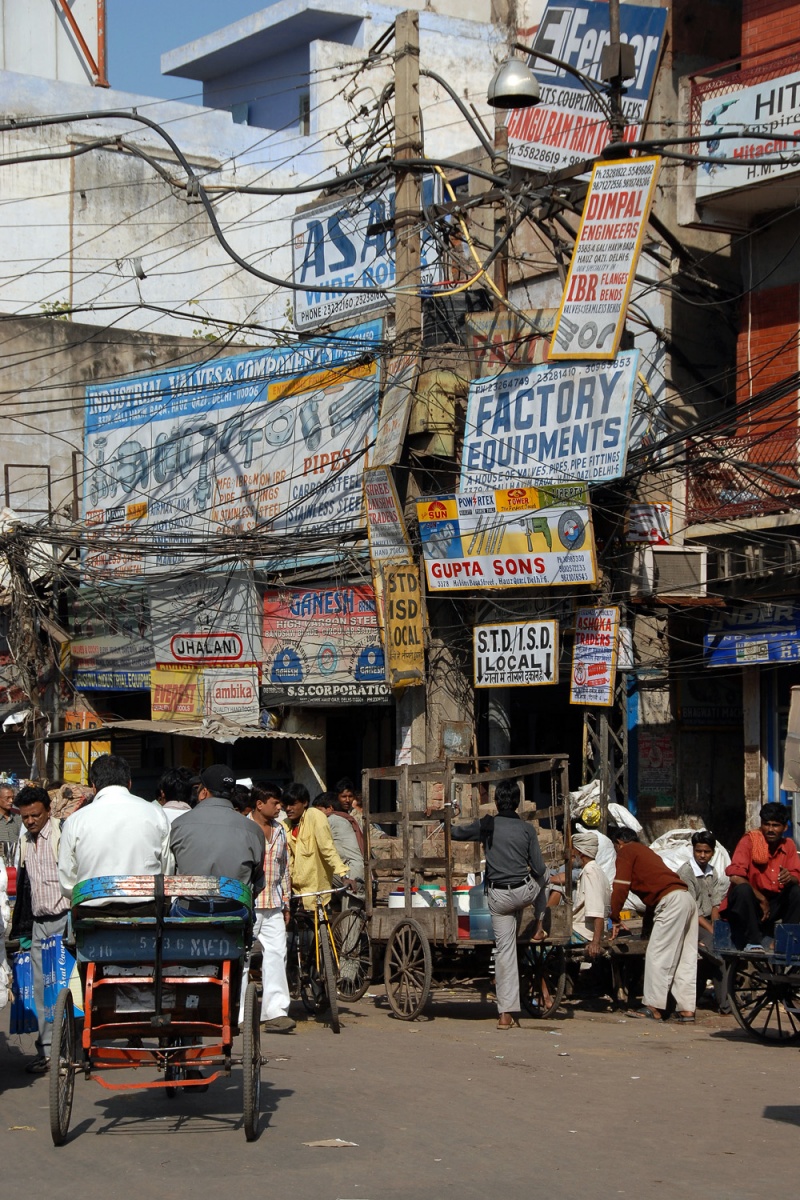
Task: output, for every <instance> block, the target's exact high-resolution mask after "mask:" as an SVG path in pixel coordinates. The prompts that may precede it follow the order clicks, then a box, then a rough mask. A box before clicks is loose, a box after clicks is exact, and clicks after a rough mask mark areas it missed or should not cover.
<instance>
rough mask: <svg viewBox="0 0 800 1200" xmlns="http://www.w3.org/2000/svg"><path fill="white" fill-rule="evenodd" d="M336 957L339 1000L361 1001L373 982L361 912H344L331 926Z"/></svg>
mask: <svg viewBox="0 0 800 1200" xmlns="http://www.w3.org/2000/svg"><path fill="white" fill-rule="evenodd" d="M331 932H332V934H333V941H334V944H335V946H336V952H337V954H338V955H339V970H338V972H337V975H336V991H337V992H338V993H339V999H340V1000H351V1001H355V1000H360V999H361V997H362V996H363V995H364V993H365V992H366V990H367V988H368V987H369V985H370V983H371V982H372V943H371V942H370V940H369V934H368V933H367V916H366V913H365V912H364V910H363V909H358V908H347V909H345V911H344V912H340V913H338V914H337V916H336V917H335V919H334V921H333V924H332V925H331Z"/></svg>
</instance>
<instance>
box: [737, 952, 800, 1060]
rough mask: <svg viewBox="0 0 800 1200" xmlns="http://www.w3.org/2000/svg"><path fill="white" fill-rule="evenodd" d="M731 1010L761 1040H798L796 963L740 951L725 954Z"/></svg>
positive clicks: (799, 991) (799, 1008)
mask: <svg viewBox="0 0 800 1200" xmlns="http://www.w3.org/2000/svg"><path fill="white" fill-rule="evenodd" d="M726 958H728V966H727V989H728V999H729V1001H730V1005H731V1010H732V1011H733V1015H734V1016H735V1017H736V1020H737V1021H738V1022H739V1024H740V1025H741V1027H742V1029H744V1030H745V1032H746V1033H749V1034H750V1035H751V1036H752V1037H755V1038H758V1040H759V1041H762V1042H772V1043H777V1044H784V1045H788V1044H790V1043H792V1042H800V964H799V963H797V962H791V961H786V960H784V959H781V958H778V957H776V956H774V955H768V954H764V953H758V952H756V953H752V954H748V952H747V951H745V950H742V951H739V952H738V953H736V954H733V955H730V956H728V955H726Z"/></svg>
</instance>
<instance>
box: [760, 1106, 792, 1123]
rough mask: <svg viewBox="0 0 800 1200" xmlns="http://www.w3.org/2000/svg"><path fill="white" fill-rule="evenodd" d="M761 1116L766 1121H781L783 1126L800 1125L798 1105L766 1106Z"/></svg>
mask: <svg viewBox="0 0 800 1200" xmlns="http://www.w3.org/2000/svg"><path fill="white" fill-rule="evenodd" d="M761 1115H762V1116H763V1117H764V1119H765V1120H766V1121H783V1123H784V1124H785V1125H800V1104H768V1105H767V1107H766V1108H765V1109H764V1112H763V1113H762V1114H761Z"/></svg>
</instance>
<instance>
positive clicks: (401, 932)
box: [383, 919, 433, 1021]
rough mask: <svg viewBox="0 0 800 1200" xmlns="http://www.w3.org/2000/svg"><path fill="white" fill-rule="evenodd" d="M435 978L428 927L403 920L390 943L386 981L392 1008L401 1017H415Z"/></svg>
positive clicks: (384, 963) (384, 969) (405, 1019)
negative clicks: (427, 933)
mask: <svg viewBox="0 0 800 1200" xmlns="http://www.w3.org/2000/svg"><path fill="white" fill-rule="evenodd" d="M432 978H433V962H432V959H431V947H430V943H429V941H428V938H427V936H426V934H425V931H424V930H423V929H422V927H421V926H420V925H419V924H418V923H417V922H416V921H414V920H411V919H407V920H404V921H399V922H398V924H397V925H395V927H394V929H393V930H392V932H391V934H390V935H389V940H388V942H387V943H386V954H385V956H384V960H383V981H384V983H385V984H386V998H387V1000H388V1001H389V1004H390V1006H391V1009H392V1012H393V1013H394V1015H395V1016H396V1017H399V1018H400V1020H401V1021H413V1020H414V1018H415V1017H417V1016H419V1014H420V1013H421V1012H422V1010H423V1008H424V1007H425V1004H426V1002H427V999H428V996H429V995H430V991H431V980H432Z"/></svg>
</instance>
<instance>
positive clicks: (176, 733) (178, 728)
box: [47, 718, 320, 744]
mask: <svg viewBox="0 0 800 1200" xmlns="http://www.w3.org/2000/svg"><path fill="white" fill-rule="evenodd" d="M115 731H116V732H119V733H166V734H171V735H172V736H173V737H188V738H202V739H203V740H205V741H209V742H224V743H228V744H232V743H233V742H238V741H239V740H240V739H241V738H273V739H274V738H282V739H284V740H286V739H287V738H292V739H294V740H295V741H298V742H317V741H320V735H319V734H316V733H285V732H284V731H283V730H282V729H262V728H261V727H260V726H258V727H255V726H249V725H237V724H235V723H234V722H233V721H225V720H222V719H221V718H220V719H208V720H204V721H197V722H192V723H189V722H188V721H107V722H106V723H105V724H104V725H96V726H95V727H94V729H68V730H65V731H64V732H63V733H54V734H51V735H50V737H49V738H47V741H49V742H87V741H93V742H96V741H101V740H103V738H104V737H107V736H108V734H109V733H114V732H115Z"/></svg>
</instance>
